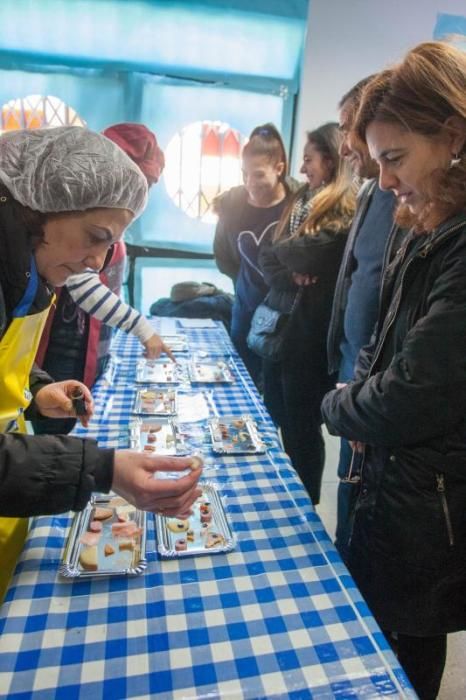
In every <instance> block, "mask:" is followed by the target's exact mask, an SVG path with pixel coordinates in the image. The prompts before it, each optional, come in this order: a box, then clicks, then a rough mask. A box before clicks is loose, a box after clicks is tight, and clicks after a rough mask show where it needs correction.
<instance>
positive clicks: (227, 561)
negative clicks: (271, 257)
mask: <svg viewBox="0 0 466 700" xmlns="http://www.w3.org/2000/svg"><path fill="white" fill-rule="evenodd" d="M155 325H156V327H157V323H155ZM187 333H188V336H189V343H190V351H191V353H192V352H197V353H198V352H201V353H202V352H205V353H212V352H214V353H218V354H220V355H224V354H228V355H229V356H230V363H231V366H232V368H233V374H234V379H235V381H234V383H233V384H232V385H218V386H216V387H215V389H214V390H213V392H212V394H211V404H212V406H213V408H214V410H216V411H218V413H219V414H222V413H223V414H226V413H229V414H231V413H234V414H239V413H244V412H245V413H249V414H251V415H252V416H253V417H254V418H255V419H256V420H257V422H258V424H259V426H260V428H261V430H262V431H263V434H264V435H265V439H266V441H267V443H268V451H267V454H265V455H258V456H250V457H249V456H248V457H241V458H232V457H224V458H217V457H215V458H213V456H212V454H209V452H208V450H207V452H206V467H205V469H204V474H203V478H204V479H206V480H208V481H210V482H211V483H214V484H215V485H216V486H217V487H218V488H219V490H220V492H221V496H222V499H223V502H224V504H225V508H226V511H227V514H228V517H229V520H230V522H231V524H232V528H233V530H234V532H235V535H236V538H237V545H236V548H235V550H234V551H232V552H230V553H228V554H215V555H212V556H199V557H186V558H183V559H177V560H162V559H160V558H159V556H158V554H157V549H156V541H155V532H154V522H153V517H152V516H149V517H148V537H147V549H148V560H149V563H148V567H147V569H146V571H145V572H144V573H143V574H142V575H140V576H138V577H135V578H113V579H106V580H92V581H89V580H86V581H83V580H72V581H70V580H67V579H63V578H61V577H60V576H59V574H58V567H59V564H60V561H61V557H62V552H63V547H64V544H65V542H66V537H67V534H68V527H69V525H70V522H71V517H72V514H65V515H62V516H57V517H40V518H35V519H34V521H33V523H32V527H31V530H30V534H29V538H28V540H27V543H26V546H25V549H24V552H23V555H22V557H21V560H20V562H19V564H18V566H17V570H16V573H15V576H14V579H13V581H12V584H11V586H10V588H9V591H8V594H7V597H6V601H5V603H4V605H3V607H2V609H1V614H0V695H1V696H2V697H5V696H7V697H9V698H18V699H19V698H30V697H31V698H32V697H33V698H34V700H49V699H50V698H57V699H61V698H63V699H66V700H72V699H73V698H88V699H89V700H94V699H95V698H105V699H106V700H107V699H111V700H115V699H116V698H151V697H155V698H159V699H165V698H166V699H167V700H168V699H169V698H219V697H221V698H289V699H293V700H305V699H307V698H318V699H319V700H320V699H322V700H323V699H326V698H338V699H339V700H344V699H346V698H348V699H349V698H352V699H354V698H374V697H386V696H388V697H393V698H395V697H397V698H398V697H399V698H408V697H411V698H414V697H415V694H414V692H413V690H412V689H411V687H410V685H409V683H408V681H407V679H406V677H405V675H404V673H403V671H402V669H401V668H400V666H399V664H398V662H397V659H396V658H395V656H394V655H393V653H392V652H391V650H390V648H389V646H388V644H387V642H386V641H385V638H384V637H383V635H382V633H381V632H380V630H379V628H378V626H377V624H376V623H375V621H374V619H373V617H372V615H371V613H370V611H369V610H368V608H367V606H366V604H365V602H364V600H363V599H362V597H361V595H360V594H359V592H358V590H357V588H356V586H355V584H354V582H353V580H352V578H351V577H350V575H349V574H348V572H347V570H346V568H345V567H344V565H343V564H342V562H341V560H340V558H339V556H338V554H337V552H336V550H335V548H334V546H333V544H332V542H331V540H330V538H329V536H328V535H327V533H326V532H325V529H324V527H323V525H322V523H321V521H320V519H319V517H318V515H317V514H316V513H315V511H314V510H313V508H312V505H311V503H310V501H309V499H308V496H307V494H306V492H305V491H304V488H303V486H302V485H301V482H300V481H299V479H298V477H297V476H296V474H295V472H294V470H293V469H292V467H291V465H290V463H289V460H288V458H287V457H286V455H285V454H284V453H283V452H282V450H281V447H280V444H279V441H278V437H277V434H276V432H275V428H274V426H273V424H272V422H271V420H270V418H269V416H268V414H267V413H266V411H265V408H264V406H263V404H262V402H261V400H260V397H259V396H258V394H257V392H256V390H255V388H254V386H253V384H252V382H251V380H250V378H249V376H248V374H247V372H246V370H245V368H244V365H243V364H242V362H241V360H240V359H239V358H238V356H237V355H236V353H235V351H234V350H233V348H232V346H231V344H230V341H229V339H228V336H227V335H226V333H225V331H224V330H223V327H222V326H220V325H216V327H214V328H200V329H195V328H194V329H190V330H189V331H187ZM114 352H115V357H116V361H115V362H114V363H113V369H114V371H113V376H112V377H111V380H110V381H109V380H108V378H107V380H106V379H105V378H104V379H103V380H101V381H100V382H99V383H98V385H97V387H96V392H95V396H96V415H95V418H94V420H93V423H92V425H91V426H90V429H89V432H88V434H90V435H92V436H94V435H96V436H98V437H99V441H100V443H101V444H102V445H103V446H115V447H118V446H120V447H122V446H124V445H125V444H127V437H128V431H127V426H128V422H129V419H130V412H131V407H132V402H133V397H134V391H135V386H134V366H135V360H136V358H137V357H139V355H140V346H139V345H138V343H137V341H136V340H135V339H134V338H132V337H128V336H125V335H123V334H117V337H116V339H115V342H114ZM204 388H207V387H204ZM78 432H79V431H78Z"/></svg>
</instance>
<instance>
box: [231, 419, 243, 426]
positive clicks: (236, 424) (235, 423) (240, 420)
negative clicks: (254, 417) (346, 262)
mask: <svg viewBox="0 0 466 700" xmlns="http://www.w3.org/2000/svg"><path fill="white" fill-rule="evenodd" d="M231 424H232V426H233V427H234V428H244V420H243V419H242V418H237V419H236V420H234V421H232V423H231Z"/></svg>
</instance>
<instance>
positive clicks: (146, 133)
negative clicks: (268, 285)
mask: <svg viewBox="0 0 466 700" xmlns="http://www.w3.org/2000/svg"><path fill="white" fill-rule="evenodd" d="M102 133H103V135H104V136H106V137H107V138H109V139H110V140H111V141H113V142H114V143H116V144H117V145H118V146H119V147H120V148H121V149H122V150H123V151H124V152H125V153H126V154H127V155H128V156H129V157H130V158H131V160H133V161H134V162H135V163H136V165H137V166H138V167H139V168H140V169H141V171H142V173H143V175H145V178H146V180H147V185H148V187H149V189H150V187H151V186H152V185H154V184H155V183H156V182H157V181H158V179H159V177H160V175H161V173H162V170H163V168H164V164H165V159H164V155H163V152H162V151H161V149H160V148H159V146H158V144H157V138H156V136H155V134H154V133H153V132H152V131H150V129H148V128H147V127H146V126H144V124H136V123H131V122H123V123H121V124H114V125H113V126H110V127H108V128H107V129H105V130H104V131H103V132H102ZM112 248H113V249H112V252H111V254H110V253H109V255H108V256H107V260H106V262H105V266H104V268H103V269H102V270H101V271H100V273H99V272H98V271H96V270H88V271H87V272H84V273H82V274H78V275H72V276H71V277H70V278H69V279H68V281H67V283H66V286H65V287H62V288H60V289H58V290H55V291H56V296H57V302H56V304H55V305H54V308H53V309H52V311H51V312H50V313H49V315H48V317H47V323H46V325H45V329H44V332H43V334H42V338H41V342H40V346H39V350H38V353H37V355H36V360H35V361H36V363H37V364H38V365H39V367H41V368H42V369H44V370H45V371H46V372H49V373H50V374H51V375H52V376H53V378H54V379H55V380H61V379H79V380H82V381H83V382H84V384H86V386H87V387H88V388H89V389H91V390H92V386H93V384H94V382H95V380H96V379H98V377H100V376H101V374H102V373H103V372H104V371H105V368H106V366H107V364H108V362H109V360H110V345H111V340H112V331H113V329H114V328H119V329H121V330H123V331H125V332H126V333H132V334H133V335H135V336H136V337H137V338H138V339H139V340H140V342H141V343H142V345H143V346H144V354H145V355H146V357H148V358H149V359H154V358H157V357H159V356H160V354H161V353H162V352H166V353H167V354H168V355H169V356H170V357H171V359H172V360H174V359H175V358H174V357H173V355H172V353H171V351H170V348H168V347H166V346H165V344H164V342H163V340H162V338H161V337H160V336H159V335H158V334H157V333H155V332H154V328H153V326H152V325H151V323H150V322H149V321H148V320H147V319H146V318H144V316H142V314H140V313H139V312H138V311H136V309H133V308H132V307H131V306H129V305H128V304H126V303H125V302H124V301H123V300H122V299H121V298H120V291H121V285H122V282H123V273H124V266H125V257H126V247H125V244H124V242H123V241H119V242H118V243H115V245H114V246H113V247H112ZM75 423H76V419H75V418H74V417H73V418H63V419H61V420H57V419H56V418H43V417H40V418H38V419H36V420H33V421H32V425H33V427H34V432H35V433H36V435H44V434H47V435H64V434H66V433H69V432H70V431H71V430H72V429H73V428H74V426H75Z"/></svg>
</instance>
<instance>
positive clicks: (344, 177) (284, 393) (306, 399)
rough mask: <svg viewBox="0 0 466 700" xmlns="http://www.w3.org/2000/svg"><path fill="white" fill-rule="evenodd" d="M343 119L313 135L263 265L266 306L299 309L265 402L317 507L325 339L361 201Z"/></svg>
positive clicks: (269, 371)
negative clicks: (343, 152)
mask: <svg viewBox="0 0 466 700" xmlns="http://www.w3.org/2000/svg"><path fill="white" fill-rule="evenodd" d="M339 145H340V134H339V131H338V126H337V125H336V124H324V125H323V126H321V127H320V128H319V129H316V130H315V131H312V132H310V133H309V134H308V140H307V144H306V147H305V149H304V158H303V166H302V168H301V172H302V173H304V174H305V175H306V176H307V179H308V183H307V184H306V185H304V186H303V187H302V188H301V189H300V190H299V191H298V193H297V194H296V195H295V197H294V198H293V200H292V201H291V203H290V205H289V207H288V209H287V210H286V211H285V213H284V216H283V217H282V219H281V221H280V223H279V225H278V226H277V229H276V231H275V233H274V236H273V241H272V242H271V243H270V244H269V246H267V247H264V248H263V250H262V251H261V254H260V265H261V268H262V271H263V274H264V279H265V281H266V283H267V284H268V285H269V286H270V292H269V294H268V296H267V304H268V305H269V306H271V307H272V308H274V309H277V310H279V311H285V312H286V311H289V310H290V308H291V307H292V306H293V303H294V301H295V299H296V298H297V293H298V290H301V292H300V294H302V296H301V297H300V299H299V302H298V303H297V306H296V309H295V311H294V313H293V319H292V322H291V326H290V332H289V334H288V338H287V345H286V357H285V359H284V360H283V361H281V362H279V363H271V362H266V363H265V365H264V400H265V404H266V406H267V408H268V409H269V411H270V414H271V415H272V418H273V419H274V420H275V422H276V423H277V424H278V425H280V427H281V430H282V436H283V441H284V446H285V450H286V452H287V453H288V455H289V456H290V459H291V461H292V463H293V466H294V467H295V469H296V471H297V472H298V474H299V475H300V477H301V480H302V481H303V483H304V485H305V486H306V488H307V490H308V492H309V495H310V497H311V500H312V502H313V503H314V504H317V503H319V498H320V486H321V480H322V472H323V468H324V462H325V447H324V441H323V437H322V432H321V424H322V418H321V415H320V403H321V401H322V397H323V396H324V394H325V392H326V391H328V390H329V389H330V387H331V386H332V382H334V378H331V377H329V375H328V372H327V352H326V337H327V328H328V323H329V319H330V312H331V308H332V299H333V291H334V287H335V282H336V278H337V274H338V268H339V265H340V261H341V257H342V255H343V249H344V247H345V242H346V236H347V233H348V229H349V226H350V223H351V218H352V215H353V212H354V206H355V198H354V193H353V188H352V185H351V176H350V172H349V170H348V167H347V165H346V164H345V162H344V161H343V160H341V159H340V157H339V154H338V149H339Z"/></svg>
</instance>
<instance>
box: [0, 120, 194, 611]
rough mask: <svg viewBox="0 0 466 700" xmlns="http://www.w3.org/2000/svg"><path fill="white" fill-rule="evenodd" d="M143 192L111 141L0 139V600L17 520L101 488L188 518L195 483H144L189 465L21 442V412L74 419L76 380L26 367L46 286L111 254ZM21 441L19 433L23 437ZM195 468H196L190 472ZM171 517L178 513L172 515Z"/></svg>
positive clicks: (64, 130)
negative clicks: (57, 378)
mask: <svg viewBox="0 0 466 700" xmlns="http://www.w3.org/2000/svg"><path fill="white" fill-rule="evenodd" d="M146 198H147V184H146V181H145V178H144V176H143V174H142V173H141V171H140V170H139V168H138V167H137V166H136V165H135V164H134V163H133V162H132V161H131V160H130V159H129V158H128V156H126V154H124V153H123V151H122V150H121V149H120V148H118V147H117V146H116V145H115V144H113V143H112V142H111V141H109V140H108V139H106V138H105V137H103V136H100V135H99V134H95V133H93V132H91V131H88V130H87V129H81V128H78V127H59V128H57V129H43V130H40V129H37V130H35V129H33V130H25V131H17V132H12V133H7V134H3V135H2V136H1V137H0V516H6V517H0V543H1V546H0V557H1V561H2V569H1V571H0V597H1V592H2V588H4V587H5V585H6V583H7V580H8V575H9V573H10V570H11V567H12V566H13V565H14V559H15V555H16V554H17V553H18V552H19V551H20V549H21V546H22V540H23V539H24V535H25V532H26V527H25V525H26V523H24V522H22V521H21V520H17V518H16V516H21V517H27V516H29V515H40V514H49V513H62V512H64V511H67V510H81V509H82V508H84V506H85V505H86V503H87V501H88V499H89V497H90V495H91V492H92V491H104V492H107V491H109V490H110V488H111V487H113V489H114V490H115V491H117V492H118V493H120V494H121V495H122V496H124V497H125V498H127V499H128V500H130V501H131V502H133V503H135V504H136V505H138V506H139V507H140V508H143V509H146V510H159V511H160V510H162V511H163V512H164V513H165V512H167V509H168V510H170V511H171V512H172V513H173V514H174V515H175V514H176V512H178V513H179V512H180V511H183V512H184V513H185V512H187V511H188V510H189V506H190V505H191V503H192V502H193V500H194V499H195V498H196V493H197V491H196V483H197V479H198V476H199V474H198V473H196V474H195V473H193V474H192V475H188V476H186V477H184V478H183V479H180V480H179V481H178V482H177V483H174V482H173V481H168V482H167V483H168V490H167V487H165V486H164V481H162V480H157V479H154V478H153V473H154V471H156V470H157V469H164V470H173V469H176V470H180V469H185V468H186V467H187V466H189V464H190V460H189V459H185V460H175V461H174V462H173V461H172V460H165V459H163V458H162V459H160V458H158V459H157V458H152V459H148V458H147V457H144V456H143V455H141V454H138V453H136V452H131V451H129V450H122V451H120V452H114V451H113V450H103V449H99V448H98V447H97V444H96V442H95V441H93V440H83V439H79V438H74V437H63V436H53V437H52V436H47V435H43V436H42V435H40V436H33V435H25V434H24V427H25V426H24V413H25V411H26V410H28V408H29V404H30V403H31V400H32V404H31V407H30V409H33V410H35V412H36V414H37V413H39V414H41V415H45V416H48V417H52V418H54V417H66V416H72V415H75V412H74V410H73V404H72V397H73V393H74V391H75V390H76V389H78V390H79V391H80V392H82V394H83V396H84V400H85V406H86V410H87V414H88V415H87V416H86V417H85V418H84V419H83V422H84V423H85V422H86V421H87V418H88V417H89V415H90V414H91V413H92V398H91V395H90V393H89V390H88V389H87V387H86V386H85V385H84V384H82V383H81V382H77V381H74V380H67V381H64V382H57V383H53V380H52V379H51V378H50V377H48V376H47V375H46V374H45V373H37V372H35V371H34V370H33V367H32V366H33V361H34V357H35V354H36V351H37V346H38V343H39V340H40V336H41V332H42V329H43V326H44V323H45V321H46V318H47V314H48V311H49V308H50V305H51V304H52V303H53V287H59V286H62V285H63V284H66V281H67V279H68V278H69V277H70V275H72V274H73V273H80V272H83V271H84V270H85V269H88V268H93V269H96V270H98V269H100V267H101V266H102V264H103V261H104V260H105V257H106V255H107V252H108V250H109V248H110V247H111V245H112V244H113V243H115V242H116V241H118V240H120V239H121V237H122V235H123V232H124V230H125V228H126V226H127V225H128V224H129V223H130V221H132V219H133V218H134V217H135V216H138V215H139V214H140V213H141V211H142V210H143V209H144V206H145V203H146ZM21 433H23V434H21ZM199 471H200V470H198V472H199ZM175 511H176V512H175Z"/></svg>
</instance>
